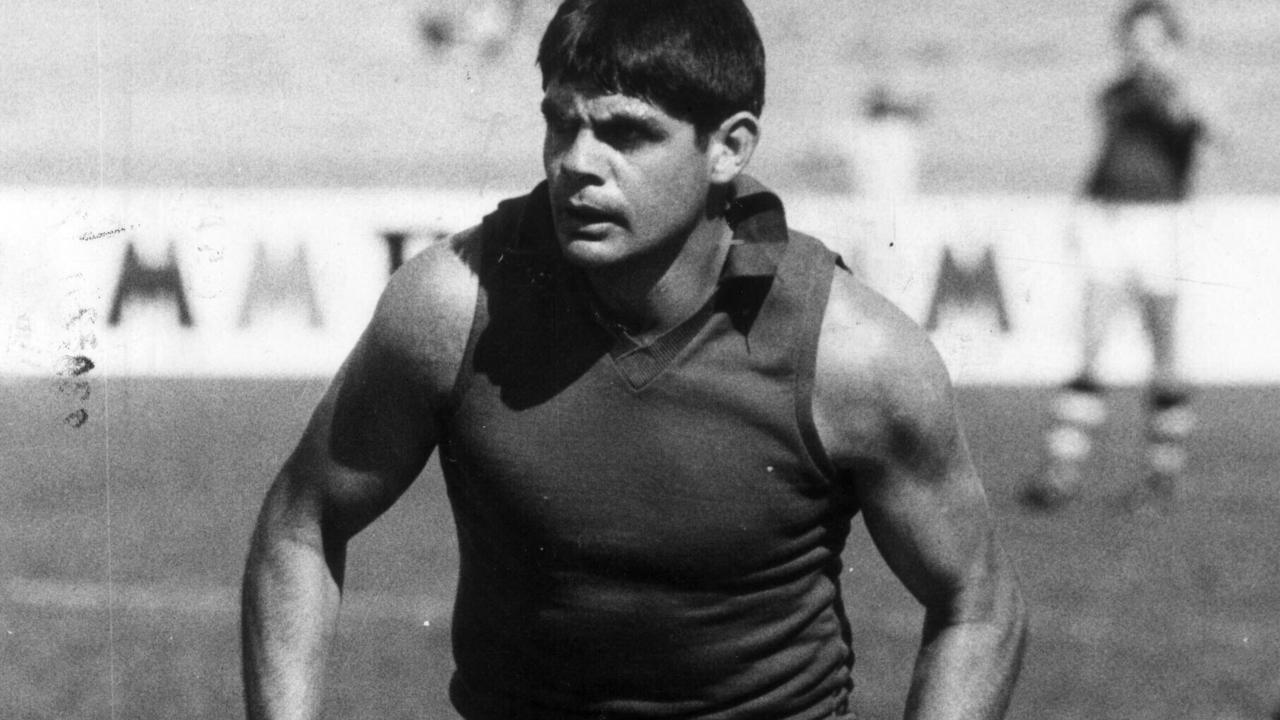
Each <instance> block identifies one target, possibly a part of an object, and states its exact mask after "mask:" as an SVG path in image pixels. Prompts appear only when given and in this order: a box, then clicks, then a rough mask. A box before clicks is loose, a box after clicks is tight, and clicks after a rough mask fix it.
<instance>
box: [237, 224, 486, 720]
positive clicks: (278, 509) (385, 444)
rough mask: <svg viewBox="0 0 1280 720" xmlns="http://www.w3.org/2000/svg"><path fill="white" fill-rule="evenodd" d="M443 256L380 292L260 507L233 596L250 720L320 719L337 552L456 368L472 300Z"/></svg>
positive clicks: (423, 428)
mask: <svg viewBox="0 0 1280 720" xmlns="http://www.w3.org/2000/svg"><path fill="white" fill-rule="evenodd" d="M456 244H457V243H456V241H455V246H456ZM455 250H456V247H452V246H450V245H442V246H440V247H437V248H432V249H430V250H427V251H425V252H424V253H423V257H421V258H419V259H415V260H414V261H412V262H411V263H410V264H408V265H406V266H405V267H404V268H403V269H402V270H401V271H400V272H399V273H397V275H396V276H395V277H394V278H393V279H392V281H391V283H390V284H389V285H388V287H387V290H386V291H385V293H384V294H383V297H382V299H381V300H380V301H379V304H378V309H377V311H376V312H375V315H374V318H373V320H372V321H371V323H370V325H369V327H368V328H367V329H366V330H365V332H364V334H363V336H362V337H361V338H360V340H359V342H358V343H357V345H356V347H355V349H354V350H353V351H352V353H351V355H350V356H349V357H348V359H347V361H346V362H345V363H344V365H343V367H342V369H341V370H340V371H339V372H338V374H337V377H336V378H335V379H334V381H333V383H332V385H331V386H330V388H329V390H328V392H327V393H326V394H325V396H324V398H323V400H321V402H320V404H319V406H318V407H317V408H316V410H315V413H314V414H313V416H312V418H311V422H310V423H309V425H308V426H307V429H306V431H305V432H304V434H303V437H302V439H301V441H300V442H299V444H298V446H297V448H296V449H295V450H294V452H293V454H292V455H291V456H290V457H289V459H288V460H287V461H286V462H285V464H284V467H283V468H282V469H281V471H280V473H279V475H278V476H277V477H276V479H275V482H274V483H273V484H272V486H271V489H270V490H269V491H268V493H267V497H266V500H265V501H264V503H263V506H262V510H261V512H260V514H259V517H258V523H257V527H256V529H255V531H254V534H253V539H252V541H251V544H250V549H249V556H248V560H247V562H246V566H245V574H244V586H243V593H242V608H241V639H242V648H243V671H244V684H245V703H246V707H247V711H248V717H249V718H250V719H251V720H256V719H258V718H264V719H265V718H272V719H277V718H314V717H317V716H318V715H319V705H320V698H321V687H322V680H323V677H324V666H325V659H326V656H327V653H328V646H329V641H330V639H331V638H332V636H333V633H334V630H335V628H336V624H337V617H338V606H339V601H340V596H341V591H342V582H343V573H344V568H345V558H346V547H347V542H348V541H349V540H350V539H351V538H352V537H353V536H354V535H355V534H356V533H358V532H359V531H360V530H361V529H363V528H364V527H366V526H367V525H368V524H369V523H371V522H373V520H374V519H376V518H377V517H378V516H379V515H380V514H382V513H383V512H384V511H385V510H386V509H387V508H389V507H390V506H391V505H392V504H393V503H394V502H395V501H396V499H397V498H399V497H400V495H401V494H402V493H403V492H404V491H405V490H406V489H407V488H408V487H409V484H410V483H412V482H413V480H414V478H416V477H417V475H418V473H419V472H421V470H422V468H423V466H424V465H425V463H426V461H427V459H428V457H429V456H430V454H431V452H432V450H433V448H434V446H435V443H436V439H437V429H436V427H435V424H434V412H435V410H437V409H438V408H439V407H440V403H441V402H442V400H443V398H444V397H446V395H447V392H448V390H449V388H451V386H452V382H453V378H454V377H455V376H456V374H457V369H458V365H459V363H460V361H461V356H462V350H463V347H464V346H465V342H466V333H467V331H468V329H469V327H470V319H471V309H472V307H473V306H474V299H475V292H476V290H475V282H474V278H473V277H472V276H471V273H470V270H469V269H468V268H467V267H466V266H465V265H464V264H463V263H462V261H461V260H460V259H459V258H458V257H457V254H456V252H455Z"/></svg>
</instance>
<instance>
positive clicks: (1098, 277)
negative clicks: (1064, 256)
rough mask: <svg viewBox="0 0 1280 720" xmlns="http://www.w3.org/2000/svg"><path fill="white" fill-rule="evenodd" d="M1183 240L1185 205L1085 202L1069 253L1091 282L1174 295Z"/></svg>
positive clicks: (1075, 223) (1077, 213) (1074, 224)
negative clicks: (1183, 208)
mask: <svg viewBox="0 0 1280 720" xmlns="http://www.w3.org/2000/svg"><path fill="white" fill-rule="evenodd" d="M1181 236H1182V208H1181V206H1180V205H1177V204H1173V203H1150V204H1138V203H1094V202H1084V203H1080V204H1079V205H1077V206H1076V208H1075V210H1074V213H1073V215H1072V222H1071V232H1070V246H1071V248H1070V249H1071V251H1072V253H1073V254H1074V258H1073V259H1074V261H1075V262H1078V263H1079V265H1080V267H1081V269H1082V270H1083V272H1084V277H1085V280H1086V281H1087V282H1091V283H1094V284H1100V285H1106V286H1110V287H1115V288H1118V289H1119V288H1122V289H1126V290H1133V291H1137V292H1142V293H1148V294H1151V295H1172V294H1173V293H1174V292H1176V290H1177V281H1178V278H1179V276H1180V270H1181V268H1180V266H1179V263H1178V255H1179V245H1180V243H1181Z"/></svg>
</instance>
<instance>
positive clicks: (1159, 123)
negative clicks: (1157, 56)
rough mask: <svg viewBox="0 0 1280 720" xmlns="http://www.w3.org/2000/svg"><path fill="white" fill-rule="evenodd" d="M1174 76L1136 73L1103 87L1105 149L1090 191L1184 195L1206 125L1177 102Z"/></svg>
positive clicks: (1156, 198)
mask: <svg viewBox="0 0 1280 720" xmlns="http://www.w3.org/2000/svg"><path fill="white" fill-rule="evenodd" d="M1176 93H1177V90H1176V88H1175V87H1174V85H1173V81H1172V80H1170V79H1169V78H1166V77H1164V76H1162V75H1158V74H1154V73H1134V74H1131V75H1129V76H1127V77H1124V78H1122V79H1120V80H1119V81H1117V82H1115V83H1114V84H1112V85H1111V86H1110V87H1109V88H1107V90H1106V91H1105V92H1104V93H1103V95H1102V98H1101V100H1100V107H1101V110H1102V114H1103V117H1104V120H1105V123H1106V125H1105V132H1106V135H1105V138H1104V139H1103V146H1102V152H1101V154H1100V155H1099V157H1098V161H1097V164H1096V165H1095V166H1094V171H1093V174H1092V175H1091V176H1090V178H1089V183H1088V186H1087V187H1086V195H1088V196H1089V197H1091V198H1093V199H1096V200H1103V201H1115V202H1147V203H1149V202H1177V201H1179V200H1183V199H1185V198H1186V196H1187V194H1188V190H1189V186H1190V178H1191V171H1192V169H1193V166H1194V160H1195V146H1196V142H1197V141H1198V140H1199V138H1200V135H1201V132H1202V126H1201V123H1200V121H1199V120H1197V119H1195V118H1190V117H1185V116H1182V115H1180V114H1179V113H1178V112H1176V111H1175V110H1174V108H1173V102H1174V97H1175V95H1176Z"/></svg>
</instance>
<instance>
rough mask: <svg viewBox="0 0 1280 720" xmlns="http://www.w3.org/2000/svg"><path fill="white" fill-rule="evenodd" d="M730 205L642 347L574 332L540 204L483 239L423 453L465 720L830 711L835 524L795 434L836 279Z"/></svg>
mask: <svg viewBox="0 0 1280 720" xmlns="http://www.w3.org/2000/svg"><path fill="white" fill-rule="evenodd" d="M735 190H736V192H735V195H734V197H735V199H734V200H733V202H732V203H731V205H730V209H729V213H728V217H729V220H730V225H731V227H732V228H733V230H734V237H735V242H734V245H733V246H732V248H731V250H730V253H729V255H728V258H727V260H726V263H725V267H724V269H723V272H722V274H721V279H720V283H719V285H718V289H717V291H716V293H715V295H714V297H713V299H712V300H711V301H710V302H709V303H708V304H707V305H706V307H704V308H703V309H702V310H701V311H699V312H698V313H697V314H695V315H694V316H693V317H691V318H690V319H689V320H687V321H686V322H685V323H683V324H682V325H680V326H678V327H676V328H675V329H673V330H672V331H670V332H669V333H667V334H666V335H664V336H662V337H661V338H659V339H658V340H657V341H655V342H654V343H653V344H651V345H650V346H648V347H638V346H636V345H634V344H633V343H631V342H630V341H629V340H627V339H626V337H625V336H622V335H619V334H616V333H614V332H611V331H610V330H609V329H608V328H607V326H606V324H602V322H600V320H599V317H598V315H597V314H595V313H593V311H592V303H591V301H590V299H589V298H590V294H589V290H587V289H586V287H587V286H586V283H585V281H584V279H583V278H582V277H581V276H580V275H579V274H578V271H577V270H575V269H573V268H571V267H570V266H568V265H567V264H565V263H564V262H562V260H561V259H560V255H559V248H558V245H557V243H556V240H555V235H554V232H553V230H552V226H551V219H550V211H549V206H548V200H547V195H546V188H545V185H540V186H538V188H537V189H535V190H534V191H533V193H532V194H531V195H529V196H526V197H523V198H518V199H515V200H509V201H506V202H503V203H501V204H500V205H499V207H498V209H497V210H496V211H495V212H494V213H493V214H491V215H490V216H488V217H486V218H485V221H484V224H483V229H482V231H481V234H482V236H483V251H482V252H483V254H482V257H481V280H480V282H481V292H480V298H479V301H478V302H477V308H476V315H475V321H474V326H473V329H472V334H471V338H470V341H469V344H468V348H467V354H466V356H465V358H464V364H463V369H462V372H461V375H460V377H459V379H458V385H457V387H456V388H455V392H454V397H453V402H452V405H451V408H450V410H449V411H448V412H449V414H448V415H447V416H445V417H443V418H442V419H441V423H442V427H443V428H445V436H444V438H443V440H442V442H441V447H440V450H441V465H442V467H443V469H444V475H445V479H446V483H447V487H448V493H449V498H450V502H451V503H452V506H453V511H454V516H455V520H456V524H457V532H458V541H459V551H460V555H461V567H460V576H459V581H458V590H457V599H456V607H455V609H454V617H453V642H454V658H455V662H456V664H457V670H456V672H455V675H454V679H453V682H452V683H451V686H450V696H451V699H452V701H453V703H454V705H455V707H456V708H457V709H458V711H459V712H460V713H461V714H462V715H463V716H464V717H466V718H468V719H469V720H488V719H490V718H502V719H503V720H509V719H510V718H522V719H524V718H656V717H673V716H679V717H687V718H734V719H735V720H747V719H748V718H769V719H770V720H781V719H783V718H822V717H832V716H833V715H836V714H839V713H843V712H845V711H846V709H847V703H848V696H849V693H850V691H851V688H852V679H851V675H850V673H851V669H852V665H853V652H852V648H851V646H850V637H849V624H848V622H847V619H846V617H845V614H844V609H843V604H842V602H841V598H840V575H841V567H842V563H841V560H840V552H841V549H842V548H843V546H844V542H845V539H846V537H847V535H848V532H849V522H850V518H851V516H852V515H853V514H854V513H855V511H856V506H855V503H854V500H853V497H852V492H851V490H850V488H849V487H847V486H846V485H842V484H841V483H838V482H837V480H836V476H835V472H834V470H833V468H832V467H831V464H830V461H829V460H828V459H827V457H826V455H825V454H824V452H823V450H822V448H821V446H820V443H819V440H818V436H817V431H816V428H815V426H814V423H813V419H812V415H811V394H812V390H813V374H814V365H815V361H816V352H817V341H818V334H819V329H820V325H821V321H822V316H823V312H824V309H825V307H826V302H827V293H828V291H829V288H830V284H831V280H832V274H833V272H835V271H836V268H837V265H838V263H839V260H838V258H837V257H836V256H835V254H834V253H832V252H831V251H830V250H828V249H826V248H825V247H824V246H823V245H822V244H821V243H819V242H818V241H817V240H814V239H812V238H810V237H807V236H805V235H801V234H799V233H792V232H789V231H788V229H787V227H786V222H785V218H784V215H783V209H782V205H781V202H780V201H779V200H778V198H777V197H776V196H775V195H773V194H772V193H770V192H768V191H767V190H765V189H764V188H763V187H761V186H760V185H758V184H757V183H755V182H754V181H753V180H750V179H744V180H742V181H740V182H739V183H736V184H735Z"/></svg>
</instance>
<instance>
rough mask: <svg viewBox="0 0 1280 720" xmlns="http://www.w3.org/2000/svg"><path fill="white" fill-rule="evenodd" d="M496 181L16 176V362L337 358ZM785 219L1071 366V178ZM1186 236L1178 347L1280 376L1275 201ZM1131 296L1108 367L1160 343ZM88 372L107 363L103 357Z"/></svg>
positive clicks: (950, 347)
mask: <svg viewBox="0 0 1280 720" xmlns="http://www.w3.org/2000/svg"><path fill="white" fill-rule="evenodd" d="M512 194H515V193H514V192H503V191H498V190H483V191H445V190H430V189H409V188H404V189H365V190H344V189H314V190H312V189H308V190H290V189H242V190H239V189H238V190H222V189H187V188H108V189H90V188H82V189H76V188H9V189H0V213H2V214H0V217H4V219H5V223H4V224H3V226H2V227H0V343H3V344H2V345H0V349H2V352H0V374H3V375H8V376H15V375H26V376H31V375H37V376H38V375H47V376H50V377H53V378H55V379H56V380H57V381H58V382H62V383H68V384H69V385H68V391H69V392H73V393H74V392H75V387H76V383H83V382H85V381H87V379H88V378H91V377H96V376H103V375H105V376H107V377H111V376H131V375H139V376H186V375H196V376H204V375H220V376H244V377H262V376H273V377H278V376H299V377H313V376H327V375H329V374H331V373H332V372H333V371H334V370H335V369H336V368H337V366H338V365H339V363H340V362H341V361H342V359H343V357H345V355H346V353H347V351H348V350H349V349H350V347H351V345H352V343H354V342H355V340H356V338H357V337H358V335H359V333H360V332H361V330H362V329H363V327H364V325H365V323H366V322H367V320H368V318H369V316H370V314H371V312H372V310H373V308H374V305H375V303H376V302H377V298H378V295H379V293H380V291H381V289H382V287H383V285H384V284H385V282H386V280H387V278H388V277H389V274H390V273H391V272H392V270H393V269H394V268H395V267H397V266H398V265H399V264H400V263H401V262H403V261H404V260H405V259H406V258H408V257H410V256H411V255H412V254H414V253H415V252H417V251H418V250H420V249H421V248H422V247H425V245H426V244H427V243H430V242H434V241H437V240H439V239H440V238H443V237H445V236H447V235H448V234H449V233H451V232H454V231H456V230H459V229H462V228H464V227H467V226H469V225H471V224H474V223H475V222H477V221H478V220H479V218H481V217H482V216H483V215H484V214H485V213H486V212H488V211H489V210H491V209H492V207H493V206H494V205H495V203H496V202H497V201H498V200H499V199H501V198H502V197H506V196H508V195H512ZM787 202H788V205H787V208H788V210H787V211H788V217H789V221H790V223H791V225H792V226H793V227H795V228H797V229H800V230H803V231H806V232H809V233H811V234H814V235H816V236H818V237H820V238H822V239H824V240H825V241H827V243H828V244H829V245H831V246H832V247H833V248H834V249H835V250H837V251H838V252H840V253H841V254H842V255H843V256H844V257H845V259H846V262H847V263H848V264H849V266H850V267H851V268H852V269H853V270H854V272H855V273H857V274H858V275H859V276H861V277H862V278H864V279H865V280H866V281H867V282H868V283H869V284H870V285H872V286H873V287H875V288H876V289H878V290H879V291H880V292H882V293H883V294H885V295H886V296H888V297H889V298H890V299H891V300H892V301H894V302H895V303H896V304H897V305H898V306H899V307H901V308H902V309H903V310H904V311H905V312H906V313H907V314H908V315H910V316H911V317H913V318H914V319H915V320H916V321H917V322H919V323H921V324H922V325H924V326H925V327H926V328H928V329H929V331H930V332H931V333H932V335H933V338H934V340H935V343H936V344H937V345H938V347H939V349H940V351H941V353H942V355H943V357H944V359H945V361H946V362H947V365H948V367H949V369H950V371H951V373H952V375H953V377H954V379H955V380H956V381H957V382H958V383H962V384H1039V383H1057V382H1060V381H1061V380H1063V379H1064V378H1066V377H1067V376H1068V375H1069V374H1070V373H1071V372H1072V371H1073V370H1074V368H1075V365H1076V362H1077V359H1078V357H1079V352H1078V349H1077V347H1076V343H1075V338H1076V335H1077V327H1078V325H1079V319H1078V317H1079V306H1078V292H1076V290H1077V289H1078V284H1079V282H1080V279H1079V277H1078V276H1077V273H1076V272H1075V268H1073V267H1072V265H1071V264H1070V262H1069V259H1068V254H1067V252H1066V227H1067V223H1068V219H1069V216H1070V210H1071V207H1070V201H1069V199H1067V198H1065V197H1002V196H972V197H921V198H918V199H915V200H913V201H911V202H902V203H899V204H897V205H895V206H884V205H881V206H876V207H871V206H864V205H860V204H859V203H857V202H856V201H854V200H852V199H849V198H842V197H822V196H800V197H795V196H790V197H789V198H788V199H787ZM1189 218H1190V221H1189V223H1188V226H1187V227H1188V232H1187V234H1186V237H1184V238H1183V240H1184V242H1183V247H1184V269H1183V277H1180V278H1177V281H1178V285H1179V287H1180V290H1181V294H1182V297H1183V301H1182V302H1183V305H1182V307H1183V311H1182V313H1181V316H1180V323H1181V328H1180V330H1181V333H1180V338H1179V342H1180V345H1179V351H1180V352H1181V357H1182V363H1183V365H1184V367H1185V368H1186V372H1187V374H1188V375H1189V376H1190V378H1191V379H1193V380H1195V381H1197V382H1208V383H1265V382H1275V381H1276V380H1278V379H1280V352H1278V351H1277V341H1276V330H1277V328H1280V289H1277V284H1276V282H1275V278H1277V277H1280V247H1278V246H1277V244H1276V243H1274V242H1272V239H1271V234H1272V232H1273V230H1272V229H1273V228H1275V227H1277V226H1280V222H1278V221H1280V199H1272V198H1208V199H1205V200H1202V201H1200V202H1199V203H1198V204H1196V205H1195V206H1194V207H1192V208H1191V209H1190V212H1189ZM1142 332H1143V331H1142V328H1141V325H1140V323H1139V321H1138V318H1137V316H1136V314H1132V315H1131V316H1129V317H1126V318H1123V319H1122V321H1121V322H1120V323H1119V324H1118V326H1117V327H1116V329H1115V333H1114V335H1113V337H1112V338H1111V342H1110V343H1109V345H1108V346H1107V349H1106V350H1105V351H1104V354H1103V358H1102V361H1103V369H1104V372H1105V374H1106V375H1107V378H1108V379H1109V380H1112V381H1114V382H1118V383H1129V382H1136V381H1138V380H1140V379H1141V378H1142V376H1143V374H1144V371H1145V369H1146V367H1147V363H1148V362H1149V357H1148V353H1147V346H1146V344H1145V343H1144V342H1142V336H1141V333H1142ZM91 373H92V375H91Z"/></svg>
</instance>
